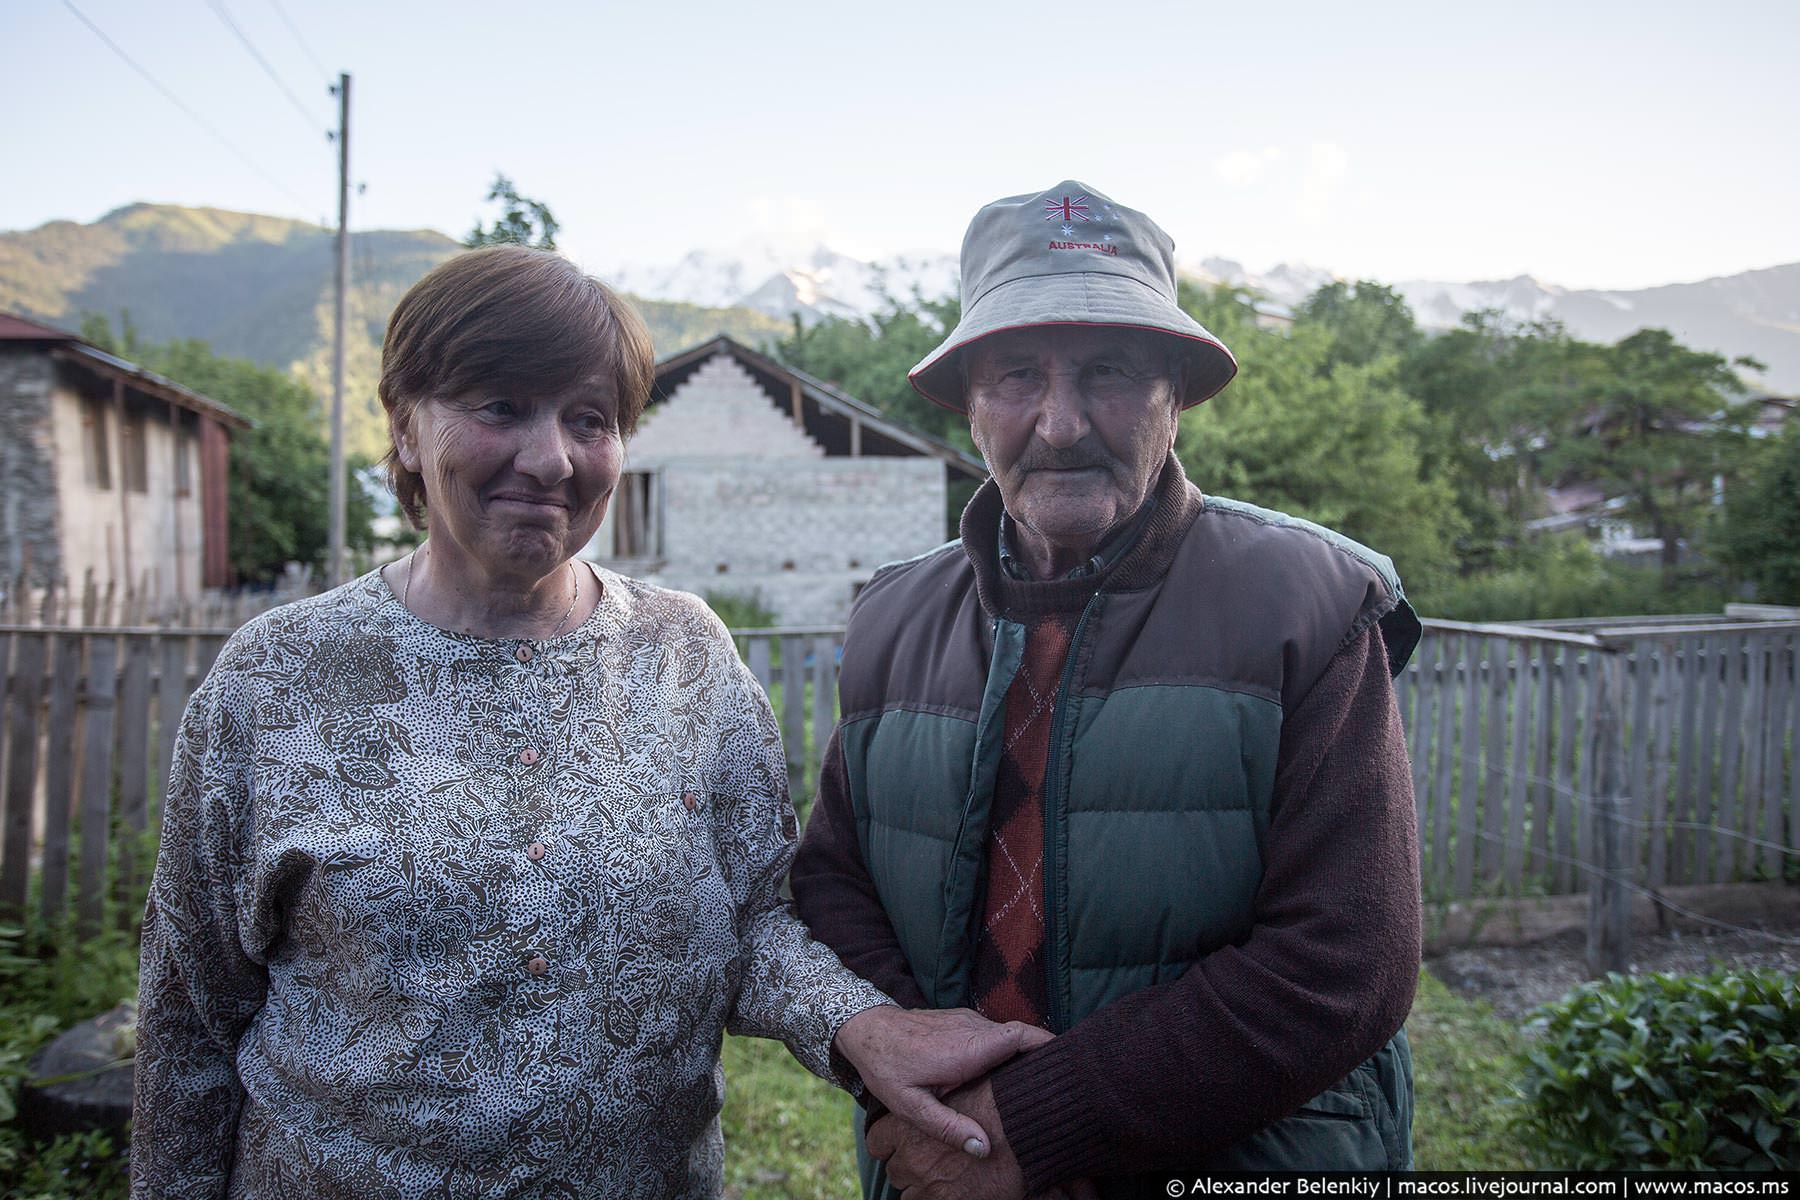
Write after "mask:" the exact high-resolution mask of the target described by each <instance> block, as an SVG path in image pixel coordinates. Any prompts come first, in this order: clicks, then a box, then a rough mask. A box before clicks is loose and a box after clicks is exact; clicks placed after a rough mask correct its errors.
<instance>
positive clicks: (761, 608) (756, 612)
mask: <svg viewBox="0 0 1800 1200" xmlns="http://www.w3.org/2000/svg"><path fill="white" fill-rule="evenodd" d="M702 598H703V599H704V600H705V601H706V606H707V607H708V608H710V609H712V610H713V611H714V612H715V613H717V614H719V620H721V621H723V622H725V628H727V629H768V628H771V627H773V626H774V625H775V624H776V623H777V622H776V620H775V610H774V609H772V608H770V607H769V606H768V604H766V603H765V602H764V601H763V597H762V593H761V592H708V593H706V595H705V596H704V597H702Z"/></svg>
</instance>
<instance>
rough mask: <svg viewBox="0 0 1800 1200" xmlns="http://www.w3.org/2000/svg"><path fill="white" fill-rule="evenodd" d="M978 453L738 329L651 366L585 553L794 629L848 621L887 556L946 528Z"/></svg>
mask: <svg viewBox="0 0 1800 1200" xmlns="http://www.w3.org/2000/svg"><path fill="white" fill-rule="evenodd" d="M986 476H987V470H986V468H985V467H984V466H983V465H982V462H981V460H980V459H979V458H976V457H974V456H973V455H971V454H968V453H966V452H964V451H962V450H960V449H957V448H956V447H954V446H950V445H947V444H945V443H943V442H941V441H938V440H937V439H935V438H932V437H928V436H927V435H925V434H922V433H920V432H918V431H916V430H913V429H910V428H908V427H906V426H905V425H902V424H900V423H899V422H896V421H894V420H892V419H891V418H888V417H885V416H883V415H882V414H881V413H880V411H879V410H877V409H875V408H873V407H871V406H870V405H868V404H865V403H863V402H862V401H860V400H857V399H855V398H854V397H851V396H848V395H845V394H844V393H843V392H841V391H839V390H838V389H836V388H834V387H832V386H831V385H830V384H827V383H824V382H822V381H820V380H817V379H814V378H812V377H811V376H810V375H807V374H806V373H804V372H802V371H796V370H794V369H792V368H790V367H786V366H783V365H781V364H780V363H777V362H775V361H774V360H773V359H770V358H768V357H766V356H764V355H762V354H759V353H757V352H756V351H754V350H751V349H749V348H747V347H745V346H743V345H740V344H739V343H737V342H736V341H733V340H732V339H731V338H729V337H723V336H721V337H717V338H714V339H713V340H712V341H709V342H706V343H704V344H702V345H700V346H696V347H694V348H693V349H691V350H686V351H684V352H682V353H680V354H676V355H674V356H672V357H670V358H667V359H665V360H663V362H662V363H660V364H659V365H658V367H657V373H656V387H655V390H654V391H653V392H652V394H651V398H650V406H649V407H648V408H647V409H646V410H645V413H644V416H643V418H642V420H641V421H640V422H639V425H638V431H637V434H636V436H634V437H633V438H632V439H631V441H630V442H629V443H627V444H626V448H625V475H624V478H623V479H622V480H621V481H620V484H619V489H618V491H617V493H616V494H615V495H614V497H613V502H612V504H611V505H610V507H609V510H608V513H607V517H606V520H605V523H604V524H603V525H602V526H601V528H600V530H599V532H598V534H596V535H595V537H594V539H593V541H592V542H591V543H589V546H588V548H587V550H586V551H585V552H584V555H583V557H586V558H590V559H592V560H594V561H596V562H600V563H603V564H605V565H607V566H609V567H612V568H613V569H615V570H617V571H620V572H621V573H623V574H627V575H632V576H635V577H637V578H641V579H647V580H649V581H651V582H654V583H660V584H664V585H666V586H669V587H676V588H680V589H682V590H683V591H690V592H697V593H699V594H701V595H706V594H708V593H711V594H713V595H734V596H740V597H745V598H750V597H754V598H756V599H758V600H760V601H761V602H762V603H763V604H764V605H765V606H766V607H768V608H769V609H770V610H772V611H773V612H774V613H775V617H776V620H777V621H778V622H780V623H781V624H783V625H788V626H820V625H835V624H841V623H842V622H843V620H844V617H845V616H846V614H847V613H848V612H849V609H850V601H851V599H852V597H854V596H855V594H856V592H857V591H858V590H859V589H860V588H861V587H862V585H863V584H865V583H867V582H868V580H869V577H870V576H871V575H873V574H874V572H875V569H876V568H877V567H879V566H880V565H881V564H882V563H885V562H891V561H894V560H896V559H902V558H910V557H912V556H913V555H916V554H921V553H923V552H925V551H926V550H929V549H931V548H932V547H934V546H937V545H939V544H941V543H942V542H943V541H944V540H945V529H946V511H947V504H948V495H949V483H950V480H951V479H953V478H960V479H966V480H970V481H979V480H981V479H984V478H986Z"/></svg>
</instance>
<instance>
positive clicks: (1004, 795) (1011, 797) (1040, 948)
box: [971, 613, 1073, 1025]
mask: <svg viewBox="0 0 1800 1200" xmlns="http://www.w3.org/2000/svg"><path fill="white" fill-rule="evenodd" d="M1072 629H1073V618H1072V616H1070V615H1068V614H1061V613H1057V614H1051V615H1047V616H1044V617H1040V618H1038V619H1037V620H1035V621H1033V622H1031V623H1030V624H1028V625H1027V626H1026V628H1025V653H1024V659H1023V661H1022V662H1021V663H1020V664H1019V673H1018V674H1017V675H1016V676H1014V677H1013V681H1012V685H1011V686H1010V687H1009V688H1008V689H1007V692H1006V701H1005V713H1006V716H1005V724H1004V726H1003V727H1002V734H1001V752H1000V767H999V772H998V774H997V775H996V777H995V780H994V797H993V803H992V806H991V809H990V818H989V826H988V856H987V896H986V901H985V903H984V904H983V907H982V920H981V929H980V931H979V933H978V934H977V935H976V940H975V963H974V969H973V978H972V980H971V983H972V990H973V992H974V1004H975V1009H976V1011H978V1012H980V1013H982V1014H983V1015H984V1016H986V1017H988V1018H990V1019H992V1020H995V1021H1025V1022H1027V1023H1029V1024H1033V1025H1044V1024H1046V1023H1047V1022H1048V1020H1049V986H1048V980H1047V979H1046V978H1045V974H1044V771H1045V767H1046V764H1047V763H1048V760H1049V753H1050V726H1051V724H1052V723H1053V721H1054V718H1055V716H1056V690H1057V685H1058V684H1059V682H1060V680H1061V675H1062V670H1063V665H1064V663H1065V662H1066V661H1067V659H1068V656H1069V638H1070V635H1071V632H1072Z"/></svg>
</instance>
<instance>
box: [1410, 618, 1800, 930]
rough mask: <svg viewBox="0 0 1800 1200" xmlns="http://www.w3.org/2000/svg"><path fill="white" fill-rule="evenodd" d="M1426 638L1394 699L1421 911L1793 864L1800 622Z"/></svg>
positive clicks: (1799, 789) (1744, 875) (1797, 817)
mask: <svg viewBox="0 0 1800 1200" xmlns="http://www.w3.org/2000/svg"><path fill="white" fill-rule="evenodd" d="M1425 624H1426V632H1425V637H1424V639H1423V640H1422V641H1421V643H1420V646H1419V649H1418V652H1417V653H1416V654H1415V655H1414V657H1413V661H1412V663H1411V664H1409V666H1408V668H1407V670H1406V671H1405V672H1404V673H1403V675H1402V676H1401V679H1400V680H1399V685H1398V693H1399V702H1400V709H1401V717H1402V721H1403V723H1404V724H1405V726H1406V731H1407V741H1408V750H1409V752H1410V754H1411V758H1412V765H1413V784H1414V793H1415V797H1416V800H1417V803H1418V812H1419V830H1420V840H1421V843H1422V845H1421V856H1422V863H1423V868H1424V876H1425V891H1426V895H1427V896H1428V897H1433V898H1439V899H1446V900H1456V899H1465V898H1469V897H1473V896H1478V895H1518V894H1522V893H1533V894H1540V893H1548V894H1566V893H1573V892H1584V891H1588V890H1589V885H1590V883H1591V881H1592V879H1593V877H1594V876H1595V875H1596V873H1599V872H1609V873H1612V874H1619V873H1623V874H1625V875H1626V877H1627V880H1628V886H1630V887H1632V888H1636V889H1643V890H1648V891H1651V892H1660V891H1661V890H1662V889H1663V888H1666V887H1668V886H1670V885H1675V884H1689V883H1720V882H1728V881H1732V880H1742V879H1755V878H1779V877H1780V876H1781V872H1782V871H1783V869H1784V864H1785V863H1786V862H1787V860H1788V859H1789V858H1790V857H1793V856H1800V849H1797V848H1796V847H1797V846H1800V753H1797V752H1800V688H1797V687H1796V674H1795V672H1796V653H1797V646H1800V620H1793V619H1788V620H1782V621H1734V622H1726V621H1719V620H1716V619H1714V620H1705V621H1697V620H1695V619H1694V618H1682V619H1678V620H1675V621H1647V620H1633V619H1627V620H1625V621H1621V622H1616V623H1613V624H1611V625H1604V626H1598V627H1596V628H1594V629H1593V630H1592V631H1571V630H1566V629H1549V628H1541V627H1526V626H1496V625H1485V626H1483V625H1466V624H1461V623H1458V622H1452V621H1427V622H1426V623H1425ZM1603 792H1604V793H1605V794H1606V796H1607V798H1608V799H1609V801H1611V802H1612V806H1611V807H1610V808H1608V809H1606V810H1605V811H1604V812H1602V809H1601V806H1599V805H1597V804H1595V803H1594V801H1595V799H1596V798H1597V797H1599V796H1600V795H1601V794H1602V793H1603ZM1596 815H1605V816H1607V818H1608V819H1609V820H1610V821H1611V822H1613V823H1614V824H1616V825H1617V826H1618V832H1617V836H1618V837H1619V839H1620V857H1621V859H1622V861H1620V862H1618V863H1613V864H1610V865H1609V864H1607V863H1605V862H1604V861H1603V856H1602V855H1600V854H1599V853H1598V852H1597V850H1598V843H1599V842H1600V840H1601V839H1602V838H1603V837H1607V836H1611V835H1610V834H1609V833H1608V832H1607V831H1605V830H1598V829H1595V828H1594V827H1593V821H1594V818H1595V817H1596Z"/></svg>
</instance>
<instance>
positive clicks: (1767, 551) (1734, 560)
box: [1719, 417, 1800, 605]
mask: <svg viewBox="0 0 1800 1200" xmlns="http://www.w3.org/2000/svg"><path fill="white" fill-rule="evenodd" d="M1719 557H1720V558H1722V559H1723V560H1724V561H1725V563H1726V564H1727V565H1728V566H1730V567H1731V568H1732V569H1733V570H1734V571H1735V572H1736V574H1737V575H1738V576H1740V577H1741V578H1744V579H1747V580H1749V581H1750V582H1751V583H1753V584H1754V585H1755V586H1756V594H1757V598H1758V599H1760V600H1762V601H1764V602H1766V603H1770V604H1796V605H1800V418H1793V417H1790V418H1789V419H1788V423H1787V427H1786V428H1785V429H1784V430H1782V432H1781V435H1780V436H1779V437H1777V438H1775V439H1773V440H1772V441H1771V442H1770V443H1769V444H1767V445H1764V446H1761V447H1758V452H1757V453H1756V454H1754V455H1752V456H1749V458H1748V461H1747V462H1746V464H1745V469H1744V470H1742V471H1741V472H1735V473H1733V475H1732V477H1731V478H1730V479H1729V480H1728V481H1727V482H1726V485H1725V516H1724V521H1723V524H1722V527H1721V529H1720V531H1719Z"/></svg>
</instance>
